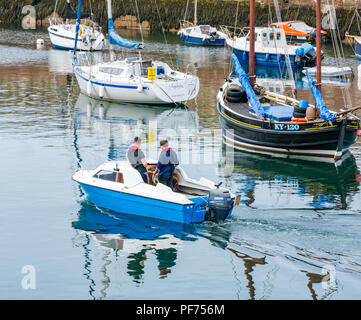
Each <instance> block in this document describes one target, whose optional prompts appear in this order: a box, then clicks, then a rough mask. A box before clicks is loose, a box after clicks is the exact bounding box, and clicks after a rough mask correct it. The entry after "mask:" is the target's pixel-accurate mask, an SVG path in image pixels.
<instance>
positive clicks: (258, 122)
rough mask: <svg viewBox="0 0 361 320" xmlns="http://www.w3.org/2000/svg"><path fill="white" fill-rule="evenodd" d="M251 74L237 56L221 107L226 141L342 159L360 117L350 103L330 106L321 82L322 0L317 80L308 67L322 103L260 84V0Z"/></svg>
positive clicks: (252, 14)
mask: <svg viewBox="0 0 361 320" xmlns="http://www.w3.org/2000/svg"><path fill="white" fill-rule="evenodd" d="M250 4H251V5H250V22H251V23H250V32H249V38H250V40H249V43H250V44H251V45H250V46H249V47H250V55H249V65H250V68H249V76H248V75H247V74H246V73H245V72H244V70H243V69H242V67H241V65H240V63H239V61H238V59H237V56H236V55H235V54H234V55H233V56H232V62H233V67H234V71H235V73H236V75H237V78H229V79H227V81H226V82H225V84H224V85H223V86H222V87H221V88H220V91H219V92H218V95H217V106H218V113H219V116H220V122H221V126H222V130H223V136H224V139H225V140H226V142H228V143H231V144H232V145H233V146H234V147H235V148H239V149H248V150H252V151H256V152H266V153H271V154H277V153H281V154H291V155H298V156H306V157H310V158H311V157H313V158H315V159H322V158H331V159H334V160H335V161H338V160H340V159H342V155H343V154H344V153H345V152H347V150H348V149H349V148H350V146H351V145H352V144H354V143H355V142H356V139H357V135H358V134H359V133H360V118H358V117H356V116H355V115H353V114H352V112H354V111H356V110H358V109H360V108H361V106H356V107H348V106H347V107H346V106H345V107H344V109H341V110H340V111H339V112H333V111H329V110H328V108H327V106H326V104H325V102H324V101H323V98H322V94H321V92H320V88H321V70H322V69H321V60H322V54H321V2H320V0H317V6H316V14H317V54H316V62H317V85H316V83H315V82H314V81H313V79H312V77H311V75H310V74H309V73H308V72H307V71H306V76H307V80H308V85H309V88H310V90H311V92H312V95H313V99H314V100H315V103H316V106H313V105H311V104H309V102H308V101H305V100H301V101H298V100H297V99H296V97H295V94H294V97H293V98H291V97H288V96H284V95H280V94H277V93H272V92H269V91H267V90H265V89H264V88H261V87H259V86H257V85H255V60H256V58H255V46H254V42H255V41H256V31H255V27H254V25H255V0H251V1H250Z"/></svg>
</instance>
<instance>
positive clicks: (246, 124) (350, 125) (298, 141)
mask: <svg viewBox="0 0 361 320" xmlns="http://www.w3.org/2000/svg"><path fill="white" fill-rule="evenodd" d="M217 107H218V113H219V116H220V123H221V126H222V131H223V137H224V140H225V142H226V143H229V144H232V145H233V146H234V148H236V149H248V150H251V151H254V152H262V153H279V154H290V155H291V154H292V155H299V156H310V157H321V158H333V159H334V160H338V159H340V158H341V157H342V154H343V153H345V152H346V151H347V150H348V149H349V147H350V146H351V145H353V144H354V143H355V142H356V139H357V130H358V128H359V123H358V121H357V120H345V121H343V122H336V121H334V122H332V123H330V122H327V121H316V122H304V123H292V122H276V121H269V120H260V119H257V118H255V117H251V116H247V115H245V114H241V113H239V112H235V111H234V110H232V109H231V108H228V107H227V106H226V105H224V104H222V102H220V101H219V100H218V103H217Z"/></svg>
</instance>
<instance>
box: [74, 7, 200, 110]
mask: <svg viewBox="0 0 361 320" xmlns="http://www.w3.org/2000/svg"><path fill="white" fill-rule="evenodd" d="M108 35H109V43H110V45H111V46H113V45H117V46H119V47H122V48H127V49H134V50H141V49H142V48H143V43H138V42H132V41H129V40H127V39H124V38H122V37H121V36H119V35H118V34H117V32H116V31H115V29H114V23H113V18H112V4H111V0H108ZM113 55H114V52H113V51H111V61H109V62H100V63H95V64H94V63H91V62H90V63H89V62H88V61H87V59H84V61H82V59H80V58H79V59H76V66H75V67H74V72H75V75H76V78H77V81H78V84H79V87H80V90H81V92H83V93H85V94H87V95H88V96H90V97H94V98H100V99H105V100H109V101H114V102H129V103H143V104H176V103H180V102H185V101H188V100H192V99H193V98H195V97H196V96H197V94H198V91H199V79H198V77H197V76H194V75H192V74H191V73H190V72H187V73H184V72H180V71H176V70H173V69H171V68H170V67H169V65H168V64H166V63H164V62H160V61H153V60H149V59H143V58H142V55H141V53H140V51H138V52H137V55H136V57H129V58H126V59H121V60H116V59H115V58H114V57H113ZM84 62H85V63H84Z"/></svg>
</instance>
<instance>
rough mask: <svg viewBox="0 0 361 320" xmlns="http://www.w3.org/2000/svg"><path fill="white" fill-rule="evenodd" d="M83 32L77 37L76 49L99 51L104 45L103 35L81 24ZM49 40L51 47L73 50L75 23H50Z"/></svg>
mask: <svg viewBox="0 0 361 320" xmlns="http://www.w3.org/2000/svg"><path fill="white" fill-rule="evenodd" d="M81 27H82V30H83V33H82V35H81V36H80V37H79V39H78V43H77V50H81V51H90V50H92V51H99V50H102V49H103V46H104V36H103V34H102V33H100V32H98V31H93V30H92V28H91V27H88V26H81ZM48 32H49V37H50V41H51V43H52V44H53V47H54V48H56V49H62V50H73V49H74V43H75V25H72V24H64V25H52V26H50V27H49V28H48Z"/></svg>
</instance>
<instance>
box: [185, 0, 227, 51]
mask: <svg viewBox="0 0 361 320" xmlns="http://www.w3.org/2000/svg"><path fill="white" fill-rule="evenodd" d="M187 7H188V4H187ZM178 35H180V38H181V39H182V41H184V42H186V43H188V44H195V45H201V46H224V43H225V38H226V35H225V34H224V33H223V32H221V31H218V30H217V29H216V28H215V27H212V26H210V25H197V0H195V1H194V23H191V22H189V21H186V20H182V21H180V30H179V31H178Z"/></svg>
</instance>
